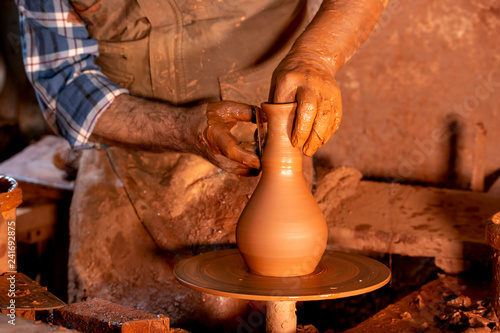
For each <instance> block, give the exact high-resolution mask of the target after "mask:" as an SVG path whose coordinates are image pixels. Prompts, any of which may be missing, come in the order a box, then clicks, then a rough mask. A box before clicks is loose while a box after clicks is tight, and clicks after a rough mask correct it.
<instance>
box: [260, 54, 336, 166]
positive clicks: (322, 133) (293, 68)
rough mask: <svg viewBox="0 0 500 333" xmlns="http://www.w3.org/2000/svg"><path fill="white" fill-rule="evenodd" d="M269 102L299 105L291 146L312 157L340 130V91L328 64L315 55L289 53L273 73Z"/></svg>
mask: <svg viewBox="0 0 500 333" xmlns="http://www.w3.org/2000/svg"><path fill="white" fill-rule="evenodd" d="M269 99H270V101H272V102H273V103H291V102H295V101H296V102H297V115H296V117H295V124H294V128H293V133H292V144H293V145H294V146H295V147H302V146H303V152H304V154H305V155H308V156H311V155H313V154H314V153H315V152H316V150H318V148H319V147H321V146H322V145H323V144H325V143H326V142H327V141H328V139H329V138H330V137H331V136H332V134H333V133H334V132H335V131H336V130H337V129H338V127H339V125H340V119H341V117H342V100H341V96H340V89H339V87H338V85H337V82H336V81H335V78H334V73H333V71H332V69H331V67H330V66H328V64H326V63H325V62H324V61H323V60H322V59H320V58H319V57H315V56H314V55H305V54H301V53H291V54H288V55H287V56H286V57H285V58H284V59H283V60H282V61H281V63H280V64H279V65H278V67H277V68H276V70H275V71H274V73H273V79H272V83H271V93H270V98H269Z"/></svg>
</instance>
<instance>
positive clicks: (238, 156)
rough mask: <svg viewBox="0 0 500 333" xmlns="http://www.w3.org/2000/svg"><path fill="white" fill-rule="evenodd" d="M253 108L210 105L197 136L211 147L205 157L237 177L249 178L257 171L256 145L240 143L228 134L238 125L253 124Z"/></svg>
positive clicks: (258, 164)
mask: <svg viewBox="0 0 500 333" xmlns="http://www.w3.org/2000/svg"><path fill="white" fill-rule="evenodd" d="M256 109H257V107H255V106H254V107H252V106H250V105H247V104H240V103H235V102H215V103H209V104H208V105H207V111H206V117H207V121H206V127H205V128H204V129H203V132H202V133H200V134H199V138H200V141H203V142H202V144H203V143H206V144H208V146H209V147H210V150H209V151H206V153H205V158H206V159H208V160H209V161H210V162H212V163H213V164H215V165H216V166H218V167H220V168H221V169H224V170H227V171H230V172H233V173H236V174H239V175H245V176H248V175H251V174H252V173H255V170H258V169H260V160H259V157H258V156H257V154H256V153H255V145H248V144H247V145H245V143H243V144H242V143H239V142H238V140H237V139H236V138H235V137H234V136H233V135H232V134H231V132H230V131H231V128H233V127H234V126H235V125H236V123H237V122H239V121H244V122H250V121H252V116H253V115H252V113H253V112H254V111H253V110H256Z"/></svg>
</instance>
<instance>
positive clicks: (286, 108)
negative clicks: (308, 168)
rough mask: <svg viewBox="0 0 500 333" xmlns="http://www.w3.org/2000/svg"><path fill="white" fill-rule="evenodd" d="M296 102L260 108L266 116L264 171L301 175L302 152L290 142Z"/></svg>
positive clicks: (266, 104)
mask: <svg viewBox="0 0 500 333" xmlns="http://www.w3.org/2000/svg"><path fill="white" fill-rule="evenodd" d="M296 108H297V103H288V104H268V103H263V104H262V109H263V110H264V112H265V114H266V116H267V128H268V131H267V141H266V147H265V149H264V155H263V157H262V168H263V171H264V172H273V171H276V172H279V173H281V174H295V173H297V172H298V173H300V176H301V177H302V152H301V149H300V147H294V146H293V145H292V142H291V138H292V128H293V122H294V119H295V110H296Z"/></svg>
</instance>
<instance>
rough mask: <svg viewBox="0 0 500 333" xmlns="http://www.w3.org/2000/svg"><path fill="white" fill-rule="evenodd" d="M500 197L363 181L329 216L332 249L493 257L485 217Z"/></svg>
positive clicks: (495, 209) (497, 208)
mask: <svg viewBox="0 0 500 333" xmlns="http://www.w3.org/2000/svg"><path fill="white" fill-rule="evenodd" d="M498 211H500V196H496V195H491V194H488V193H477V192H471V191H461V190H448V189H439V188H432V187H422V186H410V185H401V184H390V183H381V182H373V181H362V182H360V184H359V185H358V188H357V190H356V193H355V194H354V195H353V196H351V197H349V198H348V199H346V200H344V201H342V203H341V204H340V205H338V206H337V207H336V208H335V209H333V210H332V211H331V212H330V213H329V214H328V216H325V217H326V219H327V222H328V226H329V248H331V249H355V250H368V251H376V252H383V253H396V254H402V255H408V256H424V257H436V258H448V259H453V260H464V259H465V260H488V259H489V258H490V257H491V253H492V252H491V249H490V248H489V247H488V246H487V245H486V242H485V239H484V221H485V220H486V219H487V218H489V217H491V216H492V215H493V214H494V213H496V212H498Z"/></svg>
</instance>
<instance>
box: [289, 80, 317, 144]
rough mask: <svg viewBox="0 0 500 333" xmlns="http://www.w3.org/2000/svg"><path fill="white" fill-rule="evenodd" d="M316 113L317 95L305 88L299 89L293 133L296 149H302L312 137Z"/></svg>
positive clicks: (293, 142)
mask: <svg viewBox="0 0 500 333" xmlns="http://www.w3.org/2000/svg"><path fill="white" fill-rule="evenodd" d="M316 113H317V105H316V95H315V93H314V92H313V91H311V90H308V89H305V88H299V89H298V91H297V115H296V116H295V126H294V129H293V133H292V144H293V145H294V146H295V147H302V146H303V145H304V143H305V142H306V140H307V138H308V137H309V136H310V134H311V130H312V128H313V124H314V119H315V118H316Z"/></svg>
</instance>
